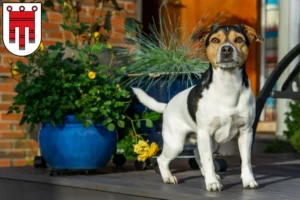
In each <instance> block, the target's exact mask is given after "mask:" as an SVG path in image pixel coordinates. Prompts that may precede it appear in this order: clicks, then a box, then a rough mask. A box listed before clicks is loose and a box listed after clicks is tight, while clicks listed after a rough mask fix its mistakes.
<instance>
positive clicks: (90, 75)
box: [88, 72, 96, 79]
mask: <svg viewBox="0 0 300 200" xmlns="http://www.w3.org/2000/svg"><path fill="white" fill-rule="evenodd" d="M88 76H89V78H90V79H94V78H96V73H95V72H89V74H88Z"/></svg>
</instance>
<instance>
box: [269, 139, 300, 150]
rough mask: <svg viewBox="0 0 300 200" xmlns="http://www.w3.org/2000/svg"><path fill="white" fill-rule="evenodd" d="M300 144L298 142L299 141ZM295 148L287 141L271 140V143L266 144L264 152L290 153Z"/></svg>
mask: <svg viewBox="0 0 300 200" xmlns="http://www.w3.org/2000/svg"><path fill="white" fill-rule="evenodd" d="M299 144H300V143H299ZM294 151H295V149H294V148H293V147H292V146H291V144H290V143H289V142H287V141H282V140H278V139H276V140H273V141H272V143H271V144H268V145H266V147H265V149H264V152H265V153H290V152H294Z"/></svg>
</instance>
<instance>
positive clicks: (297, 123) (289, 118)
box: [284, 100, 300, 139]
mask: <svg viewBox="0 0 300 200" xmlns="http://www.w3.org/2000/svg"><path fill="white" fill-rule="evenodd" d="M289 108H290V111H289V112H287V113H286V118H285V121H284V122H285V123H286V126H287V130H286V131H284V134H285V135H286V136H287V138H288V139H290V138H291V137H292V136H293V135H294V134H295V133H296V132H297V131H298V130H300V101H299V100H295V101H291V102H290V103H289Z"/></svg>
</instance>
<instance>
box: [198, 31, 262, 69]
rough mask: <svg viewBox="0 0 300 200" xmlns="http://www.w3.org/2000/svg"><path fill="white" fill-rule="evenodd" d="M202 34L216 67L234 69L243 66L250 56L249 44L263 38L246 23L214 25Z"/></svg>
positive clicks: (210, 58)
mask: <svg viewBox="0 0 300 200" xmlns="http://www.w3.org/2000/svg"><path fill="white" fill-rule="evenodd" d="M207 30H208V31H207V32H206V33H205V34H203V35H202V36H200V38H199V39H200V41H202V43H203V44H204V45H205V47H206V56H207V59H208V60H209V62H210V63H211V64H212V66H213V67H214V68H221V69H233V68H237V67H241V66H243V64H244V62H245V61H246V59H247V57H248V52H249V46H250V44H251V43H252V42H253V41H259V42H261V41H262V39H261V38H260V36H259V35H258V34H257V33H256V32H255V30H254V29H253V28H251V27H249V26H246V25H230V26H216V25H213V26H211V27H209V29H207Z"/></svg>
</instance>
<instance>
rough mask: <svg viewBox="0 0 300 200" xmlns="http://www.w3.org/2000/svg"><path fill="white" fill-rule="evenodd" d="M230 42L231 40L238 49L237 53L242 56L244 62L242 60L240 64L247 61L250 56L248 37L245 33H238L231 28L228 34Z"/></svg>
mask: <svg viewBox="0 0 300 200" xmlns="http://www.w3.org/2000/svg"><path fill="white" fill-rule="evenodd" d="M228 42H230V43H231V44H232V45H233V46H234V47H235V48H236V50H237V53H238V54H239V56H240V57H241V58H242V60H243V62H241V64H240V66H238V67H241V66H243V65H242V64H243V63H244V62H245V61H246V59H247V58H248V53H249V47H248V46H247V44H246V38H245V37H244V35H243V34H241V33H238V32H236V31H234V30H231V31H230V32H229V34H228Z"/></svg>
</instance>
